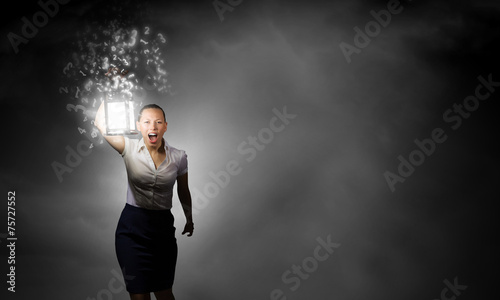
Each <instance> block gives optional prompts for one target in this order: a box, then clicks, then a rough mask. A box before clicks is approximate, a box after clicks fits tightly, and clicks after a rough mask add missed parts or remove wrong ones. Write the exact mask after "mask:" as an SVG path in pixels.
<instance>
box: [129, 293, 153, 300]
mask: <svg viewBox="0 0 500 300" xmlns="http://www.w3.org/2000/svg"><path fill="white" fill-rule="evenodd" d="M130 300H151V295H150V294H149V293H147V294H132V293H130Z"/></svg>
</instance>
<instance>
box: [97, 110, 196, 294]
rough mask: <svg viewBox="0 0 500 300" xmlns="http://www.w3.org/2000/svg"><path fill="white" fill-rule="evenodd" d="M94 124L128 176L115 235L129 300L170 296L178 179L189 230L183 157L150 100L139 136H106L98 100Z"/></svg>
mask: <svg viewBox="0 0 500 300" xmlns="http://www.w3.org/2000/svg"><path fill="white" fill-rule="evenodd" d="M95 124H96V126H97V128H98V129H99V131H100V132H101V133H102V135H103V136H104V138H105V139H106V141H107V142H108V143H109V144H110V145H111V147H113V148H114V149H115V150H116V151H118V153H120V154H121V155H122V157H123V159H124V162H125V166H126V169H127V175H128V191H127V203H126V204H125V208H124V209H123V211H122V214H121V216H120V220H119V222H118V226H117V229H116V235H115V248H116V255H117V257H118V262H119V264H120V267H121V269H122V272H123V277H124V279H125V283H126V287H127V291H128V292H129V294H130V299H132V300H144V299H147V300H149V299H151V298H150V297H151V295H150V293H151V292H153V293H154V294H155V296H156V299H158V300H170V299H174V295H173V294H172V284H173V281H174V275H175V264H176V261H177V241H176V238H175V228H174V226H173V224H174V218H173V216H172V213H171V212H170V208H171V207H172V190H173V186H174V183H175V182H177V193H178V195H179V199H180V201H181V204H182V207H183V210H184V215H185V216H186V225H185V227H184V231H183V232H182V234H185V233H187V234H188V236H191V235H192V234H193V230H194V225H193V218H192V214H191V194H190V192H189V187H188V174H187V156H186V153H185V152H184V151H183V150H178V149H176V148H174V147H171V146H170V145H168V144H167V143H166V142H165V140H164V139H163V135H164V134H165V132H166V131H167V121H166V118H165V112H164V111H163V109H162V108H161V107H159V106H158V105H155V104H151V105H146V106H144V107H143V108H142V109H141V111H140V112H139V116H138V120H137V122H136V125H137V129H138V130H139V131H140V133H141V135H142V139H140V140H136V139H129V138H127V137H124V136H107V135H105V134H106V126H105V120H104V109H103V104H101V106H100V107H99V110H98V111H97V114H96V119H95Z"/></svg>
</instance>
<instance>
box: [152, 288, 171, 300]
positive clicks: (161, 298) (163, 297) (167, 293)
mask: <svg viewBox="0 0 500 300" xmlns="http://www.w3.org/2000/svg"><path fill="white" fill-rule="evenodd" d="M155 297H156V300H175V298H174V294H173V293H172V289H168V290H163V291H159V292H155Z"/></svg>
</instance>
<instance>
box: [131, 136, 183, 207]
mask: <svg viewBox="0 0 500 300" xmlns="http://www.w3.org/2000/svg"><path fill="white" fill-rule="evenodd" d="M165 153H166V154H167V156H166V158H165V160H164V161H163V162H162V163H161V164H160V165H159V166H158V168H155V164H154V162H153V159H152V158H151V155H150V154H149V151H148V149H147V148H146V145H145V144H144V140H143V139H141V140H137V139H129V138H128V137H125V149H124V150H123V152H122V157H123V160H124V162H125V167H126V168H127V175H128V191H127V203H128V204H130V205H133V206H137V207H142V208H146V209H156V210H159V209H170V208H172V190H173V187H174V184H175V181H176V179H177V177H178V176H181V175H184V174H186V173H187V171H188V167H187V155H186V152H185V151H184V150H179V149H176V148H174V147H172V146H170V145H168V144H167V142H166V141H165Z"/></svg>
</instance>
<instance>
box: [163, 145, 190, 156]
mask: <svg viewBox="0 0 500 300" xmlns="http://www.w3.org/2000/svg"><path fill="white" fill-rule="evenodd" d="M165 144H166V145H167V147H168V150H169V151H170V153H171V154H172V155H174V156H176V157H179V158H181V157H183V156H186V151H184V150H182V149H179V148H176V147H174V146H172V145H170V144H169V143H167V141H165Z"/></svg>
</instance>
